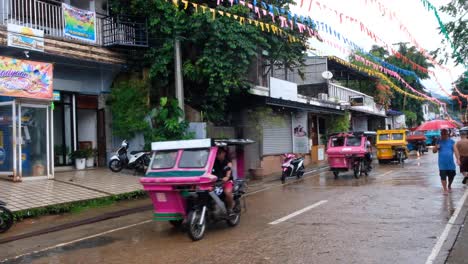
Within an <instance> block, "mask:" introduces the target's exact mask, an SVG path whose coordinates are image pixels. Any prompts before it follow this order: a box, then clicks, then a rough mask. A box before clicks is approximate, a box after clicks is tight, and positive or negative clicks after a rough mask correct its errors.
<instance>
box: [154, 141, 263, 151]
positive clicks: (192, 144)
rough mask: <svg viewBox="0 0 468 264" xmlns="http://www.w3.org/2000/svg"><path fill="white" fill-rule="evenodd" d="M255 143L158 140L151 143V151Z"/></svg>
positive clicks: (249, 142) (250, 142)
mask: <svg viewBox="0 0 468 264" xmlns="http://www.w3.org/2000/svg"><path fill="white" fill-rule="evenodd" d="M252 143H255V141H253V140H250V139H212V138H205V139H190V140H176V141H160V142H153V143H151V150H152V151H160V150H176V149H201V148H210V147H215V146H234V145H247V144H252Z"/></svg>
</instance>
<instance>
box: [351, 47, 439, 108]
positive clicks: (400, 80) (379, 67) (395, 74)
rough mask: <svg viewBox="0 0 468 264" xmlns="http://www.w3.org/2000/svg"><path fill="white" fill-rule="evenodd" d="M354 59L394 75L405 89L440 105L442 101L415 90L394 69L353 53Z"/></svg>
mask: <svg viewBox="0 0 468 264" xmlns="http://www.w3.org/2000/svg"><path fill="white" fill-rule="evenodd" d="M354 59H355V60H356V61H359V62H362V63H363V64H364V65H366V66H368V67H371V68H373V69H374V70H378V71H380V72H382V73H385V74H387V75H390V76H392V77H394V78H395V79H397V80H398V81H399V82H401V83H402V84H403V85H404V86H405V87H406V88H407V89H409V90H411V91H412V92H413V93H416V94H418V95H419V96H422V97H425V98H426V99H427V100H430V101H434V102H436V103H438V104H440V105H442V102H440V101H439V100H438V99H436V98H434V97H431V96H429V95H427V94H424V93H422V92H420V91H418V90H416V89H415V88H413V87H412V86H411V85H409V84H408V83H407V82H406V81H405V80H404V79H403V78H401V76H400V75H399V74H398V73H397V72H395V71H392V70H390V69H388V68H386V67H383V66H382V65H378V64H376V63H373V62H371V61H369V60H367V59H366V58H364V57H361V56H359V55H357V54H354Z"/></svg>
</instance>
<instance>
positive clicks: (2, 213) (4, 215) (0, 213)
mask: <svg viewBox="0 0 468 264" xmlns="http://www.w3.org/2000/svg"><path fill="white" fill-rule="evenodd" d="M13 221H14V217H13V213H12V212H11V211H10V210H8V208H6V207H3V206H0V233H5V232H6V231H7V230H8V229H10V227H11V226H12V225H13Z"/></svg>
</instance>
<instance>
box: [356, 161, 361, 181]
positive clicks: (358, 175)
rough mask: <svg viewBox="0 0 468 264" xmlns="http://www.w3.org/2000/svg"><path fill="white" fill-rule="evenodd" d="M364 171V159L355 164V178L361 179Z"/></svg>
mask: <svg viewBox="0 0 468 264" xmlns="http://www.w3.org/2000/svg"><path fill="white" fill-rule="evenodd" d="M361 173H362V161H360V162H358V163H357V164H355V165H354V178H356V179H359V177H361Z"/></svg>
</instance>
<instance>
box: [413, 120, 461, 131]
mask: <svg viewBox="0 0 468 264" xmlns="http://www.w3.org/2000/svg"><path fill="white" fill-rule="evenodd" d="M449 128H457V125H455V124H454V123H452V122H450V121H447V120H432V121H428V122H426V123H423V124H422V125H420V126H419V127H418V128H417V129H416V130H423V131H426V130H440V129H449Z"/></svg>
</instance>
